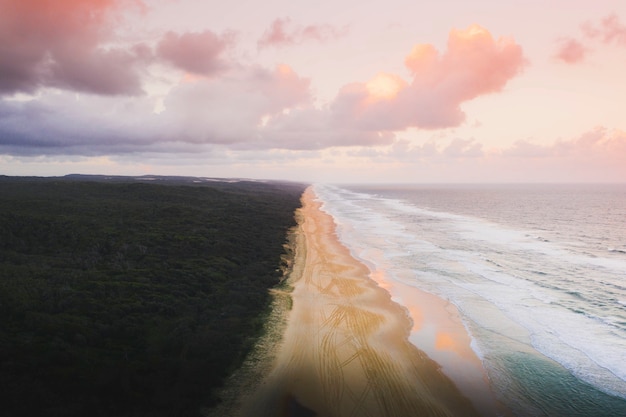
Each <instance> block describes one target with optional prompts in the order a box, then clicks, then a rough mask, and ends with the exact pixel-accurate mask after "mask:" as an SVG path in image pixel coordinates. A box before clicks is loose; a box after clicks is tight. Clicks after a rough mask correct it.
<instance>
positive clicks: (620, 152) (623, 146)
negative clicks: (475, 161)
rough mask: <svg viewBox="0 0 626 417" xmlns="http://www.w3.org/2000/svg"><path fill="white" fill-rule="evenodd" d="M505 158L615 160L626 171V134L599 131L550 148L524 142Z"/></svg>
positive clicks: (519, 142)
mask: <svg viewBox="0 0 626 417" xmlns="http://www.w3.org/2000/svg"><path fill="white" fill-rule="evenodd" d="M502 154H503V155H504V156H512V157H520V158H580V159H589V160H607V161H608V160H615V161H622V162H623V163H624V166H625V167H626V132H623V131H621V130H617V129H612V130H611V129H607V128H604V127H597V128H594V129H592V130H590V131H588V132H586V133H584V134H582V135H581V136H579V137H577V138H574V139H569V140H563V139H561V140H557V141H556V142H554V143H552V144H549V145H541V144H536V143H533V142H530V141H527V140H521V141H518V142H516V143H515V144H514V145H513V146H512V147H511V148H509V149H506V150H504V151H502Z"/></svg>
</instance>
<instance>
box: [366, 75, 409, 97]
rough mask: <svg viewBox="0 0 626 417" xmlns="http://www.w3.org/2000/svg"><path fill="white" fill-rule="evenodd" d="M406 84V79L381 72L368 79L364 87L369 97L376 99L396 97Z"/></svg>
mask: <svg viewBox="0 0 626 417" xmlns="http://www.w3.org/2000/svg"><path fill="white" fill-rule="evenodd" d="M406 85H407V83H406V81H404V80H403V79H402V78H400V77H398V76H397V75H393V74H387V73H384V72H381V73H378V74H377V75H376V76H375V77H374V78H372V79H371V80H369V81H368V82H367V83H366V84H365V87H366V88H367V92H368V93H369V95H370V97H371V98H372V99H374V100H377V99H392V98H394V97H396V96H397V95H398V93H399V92H400V91H401V90H402V89H404V88H406Z"/></svg>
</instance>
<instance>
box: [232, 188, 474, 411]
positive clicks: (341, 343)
mask: <svg viewBox="0 0 626 417" xmlns="http://www.w3.org/2000/svg"><path fill="white" fill-rule="evenodd" d="M319 206H320V203H319V202H317V201H315V195H314V193H313V191H312V190H311V189H308V190H307V191H306V192H305V194H304V195H303V208H302V209H300V210H299V213H298V215H299V218H300V237H299V239H300V242H299V244H298V253H297V258H296V265H295V267H294V272H293V274H292V278H291V279H292V280H293V286H294V290H293V293H292V297H293V308H292V310H291V312H290V313H289V316H288V321H287V328H286V330H285V333H284V337H283V341H282V343H281V345H280V348H279V351H278V352H277V353H276V356H275V362H274V364H273V368H272V370H271V372H270V373H269V374H268V375H267V376H266V377H265V379H264V380H263V381H262V383H261V384H260V385H259V386H258V388H257V390H256V392H255V393H254V394H253V395H252V396H251V398H250V399H249V401H247V403H246V404H245V405H244V407H243V410H242V415H243V416H268V417H269V416H336V417H344V416H345V417H348V416H417V415H419V416H450V415H456V416H461V415H462V416H472V415H477V413H476V411H475V410H474V408H473V407H472V405H471V403H470V402H469V401H468V400H467V399H466V398H465V397H463V396H462V395H461V394H460V393H459V391H458V389H457V388H456V387H455V385H454V384H453V383H452V382H451V381H450V380H449V379H448V378H447V377H446V376H445V375H443V374H442V372H441V369H440V367H439V366H438V365H437V363H435V362H434V361H432V360H431V359H429V358H428V357H427V356H426V355H425V354H424V353H423V352H421V351H420V350H418V349H417V348H416V347H414V346H413V345H411V344H410V343H409V342H408V339H407V338H408V335H409V331H410V328H411V322H410V320H409V318H408V317H407V315H406V312H405V310H404V309H403V308H401V307H400V306H399V305H397V304H395V303H394V302H392V301H391V298H390V296H389V294H388V293H387V292H386V291H385V290H384V289H382V288H380V287H379V286H378V285H377V284H376V283H375V282H374V281H372V280H371V279H369V277H368V276H369V273H370V272H369V270H368V269H367V267H366V266H364V265H363V264H361V263H360V262H358V261H356V260H355V259H354V258H353V257H352V256H351V255H350V253H349V252H348V250H347V249H346V248H345V247H344V246H342V245H341V244H340V242H339V241H338V240H337V237H336V235H335V225H334V223H333V219H332V218H331V217H330V216H329V215H327V214H326V213H324V212H323V211H321V210H320V209H319Z"/></svg>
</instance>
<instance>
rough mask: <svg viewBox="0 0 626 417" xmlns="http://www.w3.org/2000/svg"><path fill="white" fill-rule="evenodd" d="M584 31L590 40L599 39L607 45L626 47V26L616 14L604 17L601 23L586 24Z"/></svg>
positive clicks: (583, 26)
mask: <svg viewBox="0 0 626 417" xmlns="http://www.w3.org/2000/svg"><path fill="white" fill-rule="evenodd" d="M582 31H583V33H584V34H585V36H586V37H588V38H590V39H597V40H599V41H601V42H603V43H605V44H617V45H619V46H626V25H624V24H622V23H621V22H620V20H619V17H618V16H617V15H616V14H615V13H613V14H610V15H608V16H606V17H604V18H603V19H601V20H600V22H599V23H593V22H586V23H584V24H583V25H582Z"/></svg>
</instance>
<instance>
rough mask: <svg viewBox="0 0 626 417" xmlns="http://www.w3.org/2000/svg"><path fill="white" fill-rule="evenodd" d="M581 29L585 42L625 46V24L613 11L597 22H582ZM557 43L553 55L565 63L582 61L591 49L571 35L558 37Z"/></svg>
mask: <svg viewBox="0 0 626 417" xmlns="http://www.w3.org/2000/svg"><path fill="white" fill-rule="evenodd" d="M581 31H582V34H583V36H584V38H585V39H586V40H587V41H588V42H587V43H589V41H599V42H601V43H603V44H605V45H613V44H615V45H618V46H622V47H626V25H624V24H622V23H621V22H620V19H619V17H618V16H617V15H616V14H614V13H613V14H610V15H608V16H606V17H604V18H602V19H600V20H599V22H591V21H587V22H585V23H583V24H582V25H581ZM557 43H558V45H557V50H556V52H555V54H554V57H555V58H556V59H558V60H560V61H563V62H565V63H567V64H578V63H580V62H583V61H584V60H585V58H586V56H587V54H588V53H589V52H590V51H591V49H590V47H589V46H587V45H586V44H584V43H583V42H581V41H579V40H577V39H575V38H572V37H567V38H562V39H559V40H558V42H557Z"/></svg>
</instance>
